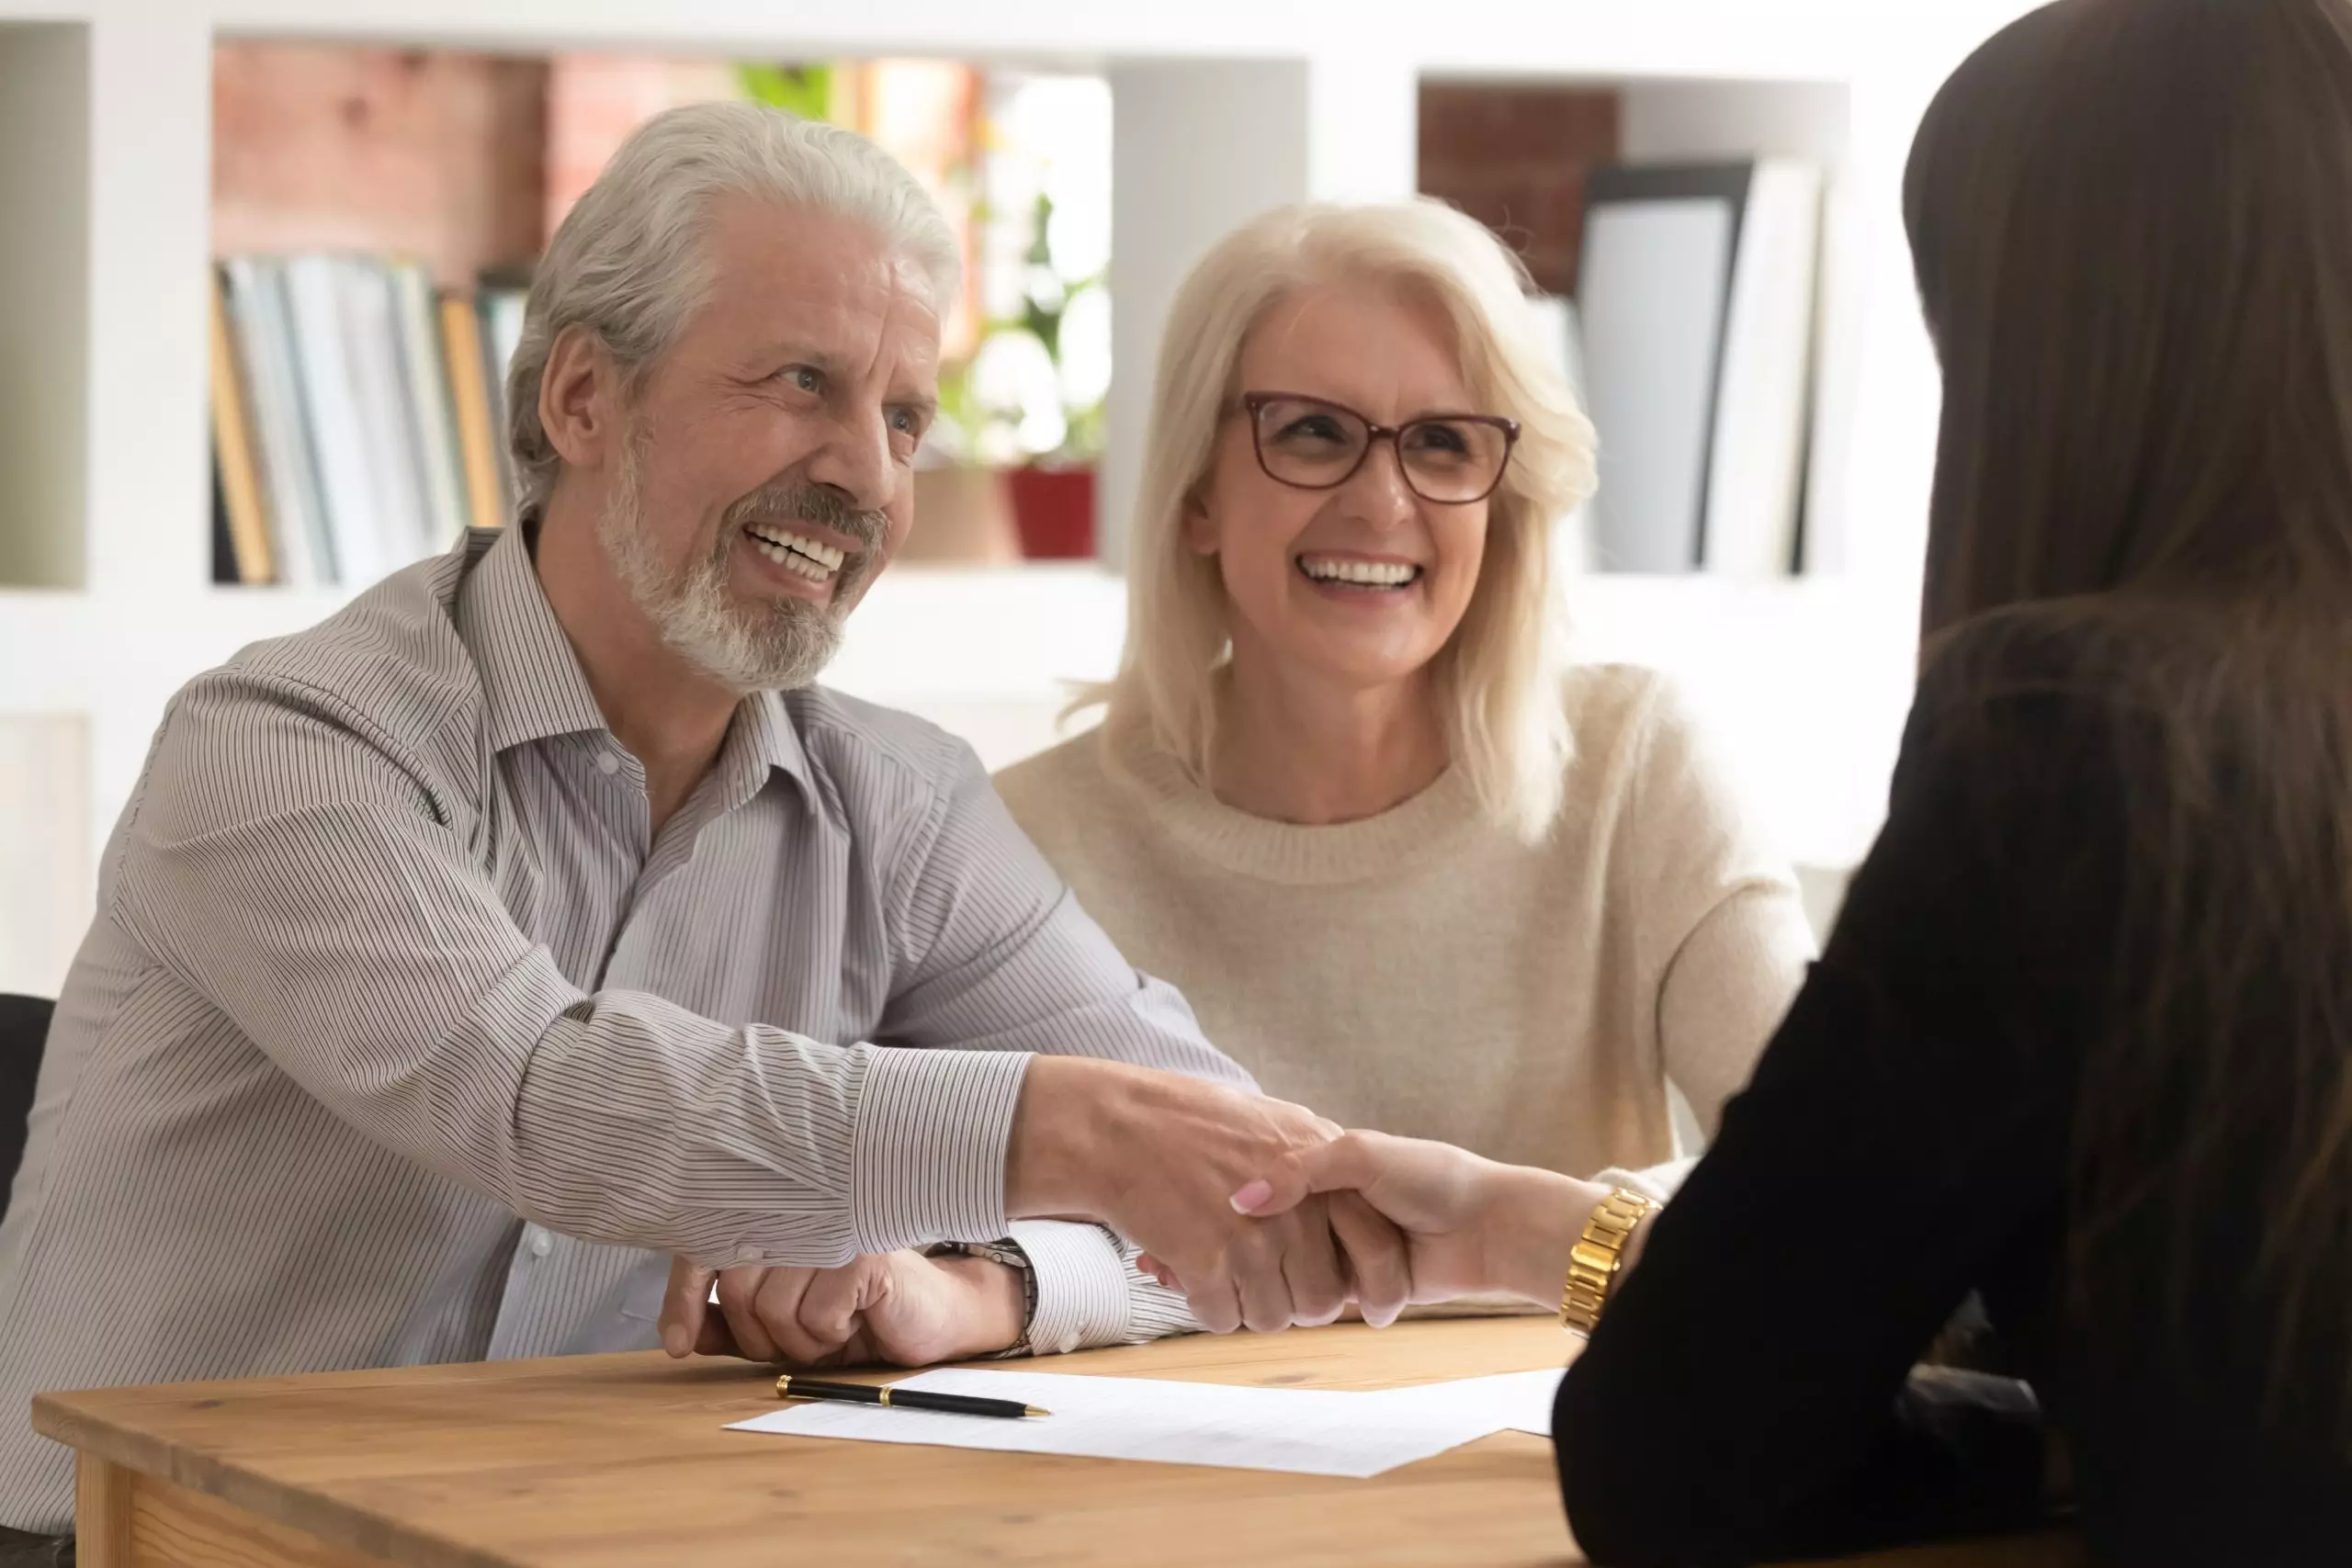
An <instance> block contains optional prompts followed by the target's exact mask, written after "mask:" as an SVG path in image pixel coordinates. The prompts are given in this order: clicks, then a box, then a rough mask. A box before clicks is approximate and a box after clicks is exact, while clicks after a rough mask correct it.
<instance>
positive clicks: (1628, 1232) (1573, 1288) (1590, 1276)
mask: <svg viewBox="0 0 2352 1568" xmlns="http://www.w3.org/2000/svg"><path fill="white" fill-rule="evenodd" d="M1655 1208H1657V1204H1656V1203H1655V1202H1652V1201H1650V1200H1649V1199H1647V1198H1645V1197H1643V1196H1642V1195H1641V1194H1640V1193H1638V1192H1634V1191H1631V1190H1627V1189H1625V1188H1623V1187H1620V1188H1619V1189H1617V1190H1616V1191H1614V1192H1611V1194H1610V1195H1609V1196H1608V1197H1606V1198H1603V1199H1602V1200H1601V1201H1600V1207H1598V1208H1596V1209H1594V1210H1593V1212H1592V1218H1590V1219H1589V1220H1587V1221H1585V1223H1584V1235H1582V1236H1581V1237H1580V1238H1578V1240H1577V1244H1576V1246H1575V1247H1571V1248H1569V1249H1568V1278H1567V1282H1566V1283H1565V1284H1564V1285H1562V1286H1561V1287H1560V1326H1561V1327H1563V1328H1566V1329H1569V1330H1571V1331H1573V1332H1575V1333H1577V1334H1590V1333H1591V1332H1592V1330H1593V1326H1594V1325H1596V1324H1598V1323H1599V1322H1600V1309H1601V1308H1602V1307H1604V1306H1606V1305H1608V1303H1609V1288H1610V1286H1611V1285H1613V1284H1615V1283H1616V1281H1617V1268H1618V1265H1619V1264H1620V1263H1621V1262H1622V1261H1623V1258H1624V1255H1625V1243H1626V1241H1627V1240H1628V1239H1630V1238H1631V1237H1632V1235H1633V1234H1634V1226H1635V1225H1638V1224H1641V1223H1642V1218H1643V1216H1644V1215H1645V1214H1647V1213H1649V1212H1650V1211H1651V1210H1652V1209H1655Z"/></svg>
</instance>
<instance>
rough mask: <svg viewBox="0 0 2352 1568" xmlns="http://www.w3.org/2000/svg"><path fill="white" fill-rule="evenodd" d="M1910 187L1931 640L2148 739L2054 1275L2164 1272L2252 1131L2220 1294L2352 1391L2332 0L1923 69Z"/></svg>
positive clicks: (2297, 1361)
mask: <svg viewBox="0 0 2352 1568" xmlns="http://www.w3.org/2000/svg"><path fill="white" fill-rule="evenodd" d="M1905 217H1906V220H1907V222H1908V226H1909V230H1910V235H1911V244H1912V252H1913V256H1914V260H1915V264H1916V265H1917V275H1918V282H1919V288H1920V293H1921V296H1922V299H1923V302H1924V304H1925V307H1926V310H1927V315H1928V324H1929V327H1930V330H1931V333H1932V334H1933V336H1934V338H1935V341H1936V344H1937V351H1938V355H1939V359H1940V361H1941V363H1942V367H1943V379H1944V404H1943V416H1942V429H1941V432H1940V443H1939V451H1938V457H1937V465H1936V483H1935V497H1934V502H1933V511H1932V519H1931V526H1930V536H1929V544H1928V573H1927V582H1926V592H1925V603H1924V615H1923V623H1924V626H1923V629H1924V632H1925V634H1926V640H1925V647H1926V649H1927V656H1928V659H1930V660H1932V659H1933V658H1934V657H1935V650H1936V649H1937V648H1938V646H1939V643H1940V642H1941V641H1943V640H1944V639H1945V638H1946V637H1947V636H1948V635H1949V634H1952V633H1955V632H1956V631H1958V629H1959V628H1961V627H1962V626H1963V624H1967V625H1968V626H1969V627H1970V635H1969V637H1967V638H1966V641H1967V642H1968V643H1969V644H1970V645H1971V646H1972V649H1973V651H1974V652H1978V653H1981V652H1982V651H1983V649H1984V645H1985V642H1986V640H1987V633H1988V629H1989V631H1990V636H1991V638H1992V640H1993V641H1994V642H1995V643H1996V645H1997V642H1998V640H1999V638H2000V637H2001V635H2002V633H2001V627H2003V626H2015V627H2017V628H2019V630H2020V632H2021V633H2027V634H2030V635H2033V636H2041V635H2043V634H2045V633H2047V632H2049V631H2051V630H2052V629H2056V630H2059V631H2061V632H2063V633H2064V634H2065V635H2066V636H2067V637H2069V638H2070V639H2071V640H2072V642H2073V643H2075V645H2077V646H2086V647H2088V648H2090V649H2093V650H2094V652H2093V654H2092V656H2091V657H2090V658H2089V659H2088V660H2086V666H2085V667H2086V670H2089V671H2095V680H2096V682H2097V683H2098V685H2099V686H2100V687H2101V689H2102V694H2103V695H2105V696H2109V697H2112V698H2115V699H2117V700H2119V701H2120V703H2121V704H2122V705H2123V706H2124V707H2126V708H2127V709H2128V710H2129V711H2130V712H2131V713H2132V714H2134V715H2137V716H2141V717H2142V718H2143V719H2144V720H2145V721H2146V725H2147V728H2149V729H2150V730H2151V732H2152V733H2153V734H2154V736H2155V737H2156V738H2157V739H2156V743H2155V745H2154V749H2153V750H2152V751H2151V753H2150V757H2149V759H2147V760H2148V761H2150V763H2151V765H2150V766H2148V767H2145V768H2143V770H2141V773H2142V776H2141V777H2139V778H2136V779H2133V780H2131V781H2130V782H2129V783H2128V784H2127V790H2126V798H2125V799H2124V800H2123V801H2122V802H2121V803H2120V805H2119V807H2118V809H2119V810H2120V811H2121V812H2122V813H2123V817H2124V821H2123V826H2124V829H2125V831H2126V835H2127V837H2126V840H2125V841H2126V843H2127V845H2128V853H2127V860H2128V882H2127V886H2128V887H2129V890H2130V892H2129V909H2130V914H2129V917H2128V924H2129V925H2130V927H2131V931H2130V932H2129V933H2126V934H2124V935H2121V936H2120V937H2119V946H2118V949H2117V952H2118V953H2119V958H2121V957H2122V956H2124V955H2128V957H2129V960H2130V962H2129V963H2128V965H2123V964H2121V963H2120V964H2119V966H2120V967H2128V970H2129V973H2130V976H2131V979H2130V983H2129V985H2128V986H2125V985H2122V984H2119V987H2118V990H2117V994H2116V995H2115V997H2114V998H2113V1000H2114V1002H2115V1004H2116V1005H2115V1006H2114V1007H2113V1008H2110V1009H2106V1010H2104V1011H2105V1012H2106V1013H2107V1014H2108V1016H2109V1017H2110V1018H2112V1019H2113V1020H2114V1021H2115V1026H2114V1027H2113V1028H2112V1029H2111V1030H2109V1031H2106V1032H2104V1034H2103V1037H2102V1038H2099V1039H2097V1040H2095V1041H2093V1042H2091V1044H2090V1050H2089V1055H2088V1057H2087V1059H2086V1066H2085V1076H2084V1078H2083V1080H2082V1091H2081V1095H2080V1106H2081V1109H2080V1111H2079V1112H2078V1119H2077V1128H2076V1139H2075V1143H2076V1154H2075V1160H2076V1167H2075V1176H2076V1179H2075V1194H2074V1212H2073V1215H2072V1222H2073V1223H2072V1227H2071V1229H2072V1234H2073V1237H2074V1242H2075V1246H2074V1254H2075V1263H2076V1269H2075V1278H2076V1283H2077V1286H2078V1287H2079V1289H2080V1290H2081V1291H2083V1292H2087V1293H2088V1295H2089V1296H2090V1297H2092V1298H2094V1299H2092V1300H2091V1301H2090V1302H2089V1303H2088V1304H2089V1305H2090V1306H2091V1307H2092V1308H2093V1309H2096V1308H2097V1307H2098V1304H2099V1303H2098V1301H2097V1300H2096V1299H2095V1298H2096V1297H2097V1296H2098V1293H2099V1292H2102V1291H2115V1292H2120V1291H2121V1290H2124V1289H2127V1288H2130V1287H2127V1286H2126V1285H2124V1284H2122V1283H2121V1282H2120V1281H2118V1280H2113V1279H2108V1280H2105V1281H2104V1282H2102V1280H2101V1278H2100V1274H2101V1270H2100V1269H2098V1267H2097V1266H2096V1265H2095V1264H2091V1263H2086V1261H2085V1260H2086V1258H2096V1257H2097V1256H2098V1252H2099V1247H2100V1245H2101V1238H2102V1237H2106V1236H2112V1235H2119V1234H2120V1233H2122V1232H2124V1231H2126V1230H2134V1231H2142V1232H2144V1228H2145V1225H2146V1223H2147V1221H2148V1219H2149V1216H2151V1215H2161V1216H2164V1217H2165V1224H2166V1225H2168V1226H2169V1227H2170V1228H2171V1234H2172V1235H2173V1236H2174V1239H2175V1240H2176V1241H2177V1243H2178V1247H2177V1249H2176V1252H2175V1256H2174V1258H2172V1259H2171V1263H2172V1269H2173V1272H2172V1274H2171V1276H2170V1279H2171V1286H2172V1289H2173V1290H2174V1291H2175V1292H2180V1291H2185V1290H2186V1288H2187V1286H2186V1284H2185V1283H2184V1282H2183V1281H2185V1280H2187V1279H2188V1277H2189V1276H2190V1275H2191V1274H2192V1273H2193V1271H2194V1270H2195V1269H2197V1267H2198V1264H2199V1258H2198V1257H2197V1256H2195V1248H2196V1246H2197V1242H2196V1236H2197V1235H2198V1234H2199V1231H2198V1223H2197V1220H2198V1217H2199V1216H2203V1219H2204V1221H2205V1223H2206V1224H2208V1225H2210V1224H2212V1223H2214V1222H2215V1221H2216V1220H2217V1219H2218V1220H2221V1221H2223V1222H2226V1221H2227V1218H2228V1217H2227V1216H2225V1215H2223V1216H2217V1215H2216V1214H2215V1213H2214V1211H2215V1207H2216V1205H2218V1204H2222V1203H2224V1202H2226V1201H2227V1200H2226V1199H2224V1198H2223V1197H2222V1192H2223V1190H2226V1189H2230V1188H2231V1187H2232V1186H2233V1180H2234V1181H2235V1182H2239V1183H2242V1182H2243V1181H2244V1179H2245V1173H2244V1171H2243V1166H2244V1164H2245V1151H2246V1150H2248V1149H2259V1150H2264V1151H2267V1152H2266V1154H2265V1155H2264V1159H2263V1163H2265V1164H2266V1165H2267V1167H2268V1168H2267V1169H2266V1170H2264V1171H2262V1172H2260V1173H2259V1179H2258V1180H2257V1181H2256V1182H2255V1183H2254V1184H2253V1187H2252V1189H2251V1190H2254V1191H2256V1192H2257V1193H2258V1194H2259V1198H2258V1201H2257V1204H2256V1212H2252V1213H2245V1214H2244V1215H2243V1216H2241V1218H2242V1220H2243V1223H2244V1224H2245V1225H2247V1226H2249V1227H2254V1228H2256V1230H2257V1233H2258V1234H2259V1235H2261V1237H2262V1241H2263V1246H2262V1249H2261V1262H2260V1266H2259V1268H2258V1269H2257V1270H2256V1275H2257V1277H2256V1278H2255V1279H2252V1280H2245V1281H2244V1283H2245V1287H2246V1289H2247V1290H2248V1291H2249V1292H2252V1293H2254V1294H2255V1296H2256V1299H2258V1300H2260V1301H2261V1302H2263V1303H2267V1305H2268V1306H2269V1307H2271V1308H2272V1309H2274V1311H2275V1323H2276V1329H2277V1333H2278V1349H2277V1357H2278V1359H2277V1360H2276V1361H2274V1366H2277V1367H2278V1368H2280V1369H2282V1373H2283V1369H2284V1368H2286V1367H2288V1366H2290V1365H2291V1366H2296V1367H2298V1368H2299V1369H2300V1371H2301V1372H2308V1371H2312V1370H2314V1364H2313V1358H2314V1357H2319V1358H2324V1359H2325V1362H2326V1364H2328V1366H2329V1370H2330V1371H2332V1372H2333V1373H2334V1374H2335V1378H2334V1381H2335V1390H2334V1393H2335V1395H2336V1396H2337V1397H2339V1398H2340V1400H2341V1402H2342V1404H2341V1408H2342V1409H2344V1410H2345V1411H2346V1412H2347V1413H2352V1364H2347V1357H2346V1349H2345V1346H2346V1331H2347V1323H2346V1320H2347V1318H2352V1300H2347V1299H2346V1292H2347V1288H2348V1287H2352V0H2062V3H2061V4H2058V5H2054V6H2048V7H2046V8H2045V9H2043V10H2041V11H2037V12H2035V13H2033V14H2031V15H2030V16H2028V17H2025V18H2023V19H2022V20H2021V21H2019V22H2018V23H2016V24H2015V25H2013V26H2012V27H2010V28H2007V30H2006V31H2004V32H2003V33H2002V34H2000V35H1999V36H1998V37H1996V39H1993V40H1992V41H1991V42H1990V43H1988V44H1987V45H1986V46H1985V48H1984V49H1983V50H1981V51H1978V53H1977V54H1976V55H1975V56H1974V57H1973V58H1972V59H1971V60H1970V61H1969V62H1968V63H1967V64H1965V65H1964V66H1962V69H1961V70H1960V72H1959V73H1957V74H1956V75H1954V76H1953V78H1952V79H1951V82H1950V83H1948V84H1947V85H1945V87H1944V89H1943V91H1942V93H1941V94H1940V95H1939V97H1938V98H1937V100H1936V102H1935V104H1934V106H1933V107H1932V108H1931V109H1930V110H1929V111H1928V118H1927V119H1926V121H1925V122H1924V124H1923V125H1922V127H1921V130H1920V132H1919V136H1918V140H1917V143H1916V144H1915V146H1914V148H1913V151H1912V156H1911V164H1910V168H1909V172H1908V176H1907V179H1906V182H1905ZM2098 649H2105V650H2106V651H2105V654H2104V655H2103V656H2102V655H2101V654H2100V653H2098V651H2097V650H2098ZM1968 662H1969V664H1970V666H1971V668H1974V667H1976V665H1977V664H1978V662H1979V660H1976V659H1974V658H1972V659H1971V660H1969V661H1968ZM1985 662H1986V664H1987V667H1997V666H1998V665H1999V662H2000V661H1999V660H1998V659H1997V658H1996V659H1993V660H1988V661H1985ZM2185 1110H2186V1111H2187V1112H2188V1113H2184V1112H2185ZM2225 1165H2228V1166H2230V1167H2231V1168H2232V1169H2233V1171H2234V1172H2235V1175H2234V1178H2231V1177H2226V1176H2225V1174H2224V1166H2225ZM2240 1190H2243V1189H2240ZM2079 1299H2081V1298H2078V1300H2079ZM2176 1299H2177V1297H2176ZM2115 1304H2120V1303H2115Z"/></svg>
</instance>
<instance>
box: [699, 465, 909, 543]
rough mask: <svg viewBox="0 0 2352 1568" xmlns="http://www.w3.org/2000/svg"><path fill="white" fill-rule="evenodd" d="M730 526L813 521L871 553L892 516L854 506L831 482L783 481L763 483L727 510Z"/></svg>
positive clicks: (888, 528) (888, 527)
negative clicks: (822, 483)
mask: <svg viewBox="0 0 2352 1568" xmlns="http://www.w3.org/2000/svg"><path fill="white" fill-rule="evenodd" d="M727 521H728V524H729V526H730V527H739V526H741V525H743V524H745V523H813V524H815V525H818V526H819V527H820V528H830V529H831V530H833V532H835V533H837V534H843V535H846V536H849V537H850V538H853V539H854V540H856V541H857V543H858V547H859V548H860V549H861V550H863V551H865V552H867V553H871V552H872V551H874V550H876V549H878V548H879V547H881V544H882V541H883V540H884V539H885V538H886V537H888V535H889V531H890V519H889V517H888V514H887V513H880V512H869V511H867V510H866V509H865V508H864V507H858V506H852V505H851V504H850V503H849V502H847V501H846V500H844V499H843V498H842V493H841V492H840V491H837V490H834V489H832V488H831V486H828V485H812V484H799V483H793V482H783V483H776V484H765V485H762V486H761V487H760V488H759V489H757V490H755V491H752V493H751V494H749V495H747V496H745V497H744V498H743V499H742V500H741V501H739V502H736V503H735V504H734V505H732V506H730V507H729V508H728V509H727Z"/></svg>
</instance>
